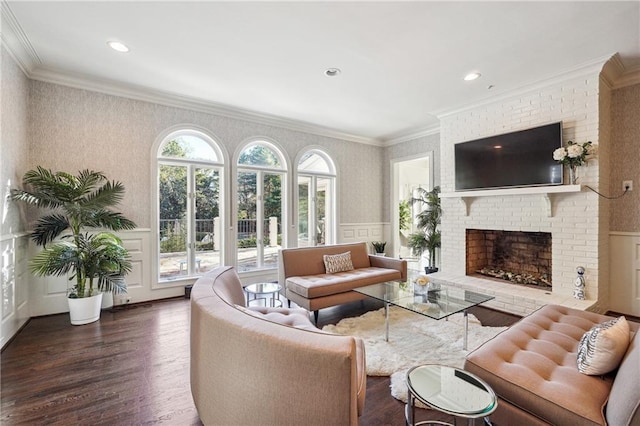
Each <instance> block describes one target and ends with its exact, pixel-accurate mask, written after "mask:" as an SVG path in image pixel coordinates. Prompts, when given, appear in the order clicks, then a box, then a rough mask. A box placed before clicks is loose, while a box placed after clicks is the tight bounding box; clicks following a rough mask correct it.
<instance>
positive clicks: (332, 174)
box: [297, 149, 336, 247]
mask: <svg viewBox="0 0 640 426" xmlns="http://www.w3.org/2000/svg"><path fill="white" fill-rule="evenodd" d="M297 172H298V173H297V177H298V247H305V246H315V245H324V244H333V243H335V234H336V226H335V222H336V220H335V218H336V207H335V206H336V196H335V194H336V190H335V187H336V169H335V166H334V164H333V161H332V160H331V157H329V155H327V154H326V153H325V152H324V151H321V150H319V149H312V150H309V151H307V152H305V153H304V154H303V155H302V156H301V157H300V160H298V169H297Z"/></svg>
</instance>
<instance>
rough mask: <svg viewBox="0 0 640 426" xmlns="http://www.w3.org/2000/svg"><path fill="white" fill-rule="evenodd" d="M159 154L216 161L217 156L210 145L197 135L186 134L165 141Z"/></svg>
mask: <svg viewBox="0 0 640 426" xmlns="http://www.w3.org/2000/svg"><path fill="white" fill-rule="evenodd" d="M161 155H162V156H163V157H173V158H189V159H192V160H206V161H218V156H217V155H216V152H215V150H214V149H213V148H212V147H211V145H209V144H208V143H207V142H206V141H205V140H203V139H200V138H199V137H196V136H187V135H183V136H178V137H176V138H173V139H171V140H170V141H168V142H165V144H164V145H163V146H162V154H161Z"/></svg>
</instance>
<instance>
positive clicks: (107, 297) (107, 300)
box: [102, 291, 113, 309]
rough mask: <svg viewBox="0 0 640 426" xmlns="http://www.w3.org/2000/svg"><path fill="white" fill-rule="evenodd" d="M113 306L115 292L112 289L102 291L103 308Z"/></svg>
mask: <svg viewBox="0 0 640 426" xmlns="http://www.w3.org/2000/svg"><path fill="white" fill-rule="evenodd" d="M111 308H113V293H112V292H110V291H108V292H106V293H102V309H111Z"/></svg>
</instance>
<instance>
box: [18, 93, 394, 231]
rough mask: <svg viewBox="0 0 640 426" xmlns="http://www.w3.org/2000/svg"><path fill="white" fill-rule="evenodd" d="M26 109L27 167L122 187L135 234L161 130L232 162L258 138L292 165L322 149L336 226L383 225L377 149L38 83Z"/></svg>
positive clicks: (143, 216)
mask: <svg viewBox="0 0 640 426" xmlns="http://www.w3.org/2000/svg"><path fill="white" fill-rule="evenodd" d="M30 101H31V110H30V112H31V120H30V121H31V128H30V130H31V133H30V141H31V144H30V156H31V161H30V164H29V167H34V166H36V165H42V166H44V167H47V168H52V169H64V170H69V171H77V170H80V169H83V168H90V169H94V170H100V171H103V172H105V173H106V174H107V176H109V177H110V178H112V179H117V180H120V181H122V182H123V183H124V185H125V187H126V188H127V194H126V197H125V200H124V202H123V208H122V209H121V210H122V212H123V213H124V214H125V215H127V216H128V217H130V218H132V219H133V220H135V222H136V223H137V224H138V226H139V227H143V228H148V227H150V223H151V218H150V212H151V209H150V206H149V203H150V202H151V199H152V198H151V191H152V189H151V182H150V176H151V167H152V162H153V158H154V155H155V153H152V152H151V150H152V145H153V144H154V142H155V141H156V138H158V136H159V135H160V134H161V133H162V132H163V131H165V130H166V129H168V128H170V127H173V126H176V125H180V124H187V123H188V124H195V125H197V126H200V127H202V128H205V129H207V130H208V131H209V132H210V133H211V134H213V135H215V136H216V137H217V141H218V142H219V143H220V144H221V145H222V147H223V149H225V150H226V152H227V154H228V156H229V158H231V157H232V156H233V153H234V152H235V150H236V149H237V147H238V146H239V145H240V144H241V143H242V142H243V141H245V140H247V139H248V138H253V137H257V136H260V137H268V138H270V139H272V140H274V141H276V142H277V143H278V144H279V145H280V146H281V147H282V148H283V149H284V150H285V151H286V153H287V155H288V160H289V161H290V162H293V161H295V158H296V155H297V154H298V153H299V152H300V151H303V150H306V149H307V148H308V147H310V146H316V147H317V146H320V147H323V148H324V149H326V151H327V152H329V153H330V155H332V157H333V158H334V160H335V161H336V163H337V167H338V172H339V194H341V203H340V205H339V208H340V210H339V212H340V213H339V215H340V218H339V220H340V222H342V223H353V222H361V223H369V222H380V221H381V219H382V213H381V212H382V205H383V203H382V200H383V191H382V190H381V186H382V177H381V174H380V170H382V156H383V149H382V148H380V147H376V146H371V145H365V144H359V143H353V142H347V141H342V140H337V139H333V138H328V137H322V136H316V135H311V134H306V133H303V132H296V131H291V130H287V129H282V128H278V127H273V126H268V125H263V124H259V123H253V122H248V121H242V120H238V119H232V118H226V117H221V116H216V115H212V114H205V113H201V112H195V111H189V110H185V109H180V108H173V107H167V106H163V105H158V104H152V103H148V102H142V101H136V100H131V99H126V98H121V97H116V96H111V95H105V94H101V93H96V92H91V91H86V90H80V89H74V88H69V87H65V86H61V85H56V84H51V83H44V82H39V81H32V82H31V94H30ZM363 207H366V208H363Z"/></svg>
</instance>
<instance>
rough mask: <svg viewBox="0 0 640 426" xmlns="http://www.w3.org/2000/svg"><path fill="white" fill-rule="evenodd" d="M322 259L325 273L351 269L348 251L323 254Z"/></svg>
mask: <svg viewBox="0 0 640 426" xmlns="http://www.w3.org/2000/svg"><path fill="white" fill-rule="evenodd" d="M322 259H323V260H324V269H325V271H326V272H327V274H335V273H336V272H344V271H351V270H353V263H352V262H351V252H350V251H348V252H346V253H341V254H333V255H330V254H325V255H324V256H323V257H322Z"/></svg>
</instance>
